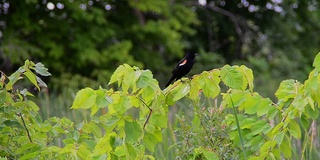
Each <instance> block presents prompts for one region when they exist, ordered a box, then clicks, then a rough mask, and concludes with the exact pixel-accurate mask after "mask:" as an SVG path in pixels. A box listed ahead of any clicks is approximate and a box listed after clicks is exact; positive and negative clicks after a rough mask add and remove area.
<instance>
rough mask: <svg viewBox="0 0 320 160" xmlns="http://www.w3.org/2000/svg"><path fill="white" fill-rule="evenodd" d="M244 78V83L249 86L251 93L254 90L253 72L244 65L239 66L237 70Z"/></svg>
mask: <svg viewBox="0 0 320 160" xmlns="http://www.w3.org/2000/svg"><path fill="white" fill-rule="evenodd" d="M237 69H238V70H239V71H240V72H241V73H242V74H243V75H244V77H245V78H246V81H247V83H248V85H249V90H250V91H251V92H252V91H253V88H254V84H253V72H252V70H251V69H250V68H248V67H246V66H245V65H241V66H240V67H239V68H237Z"/></svg>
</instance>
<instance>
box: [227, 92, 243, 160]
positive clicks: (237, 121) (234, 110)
mask: <svg viewBox="0 0 320 160" xmlns="http://www.w3.org/2000/svg"><path fill="white" fill-rule="evenodd" d="M229 97H230V100H231V103H232V108H233V112H234V116H235V118H236V123H237V130H238V134H239V137H240V142H241V147H242V152H243V154H244V159H247V155H246V149H245V148H244V144H243V138H242V134H241V130H240V124H239V119H238V115H237V111H236V107H235V106H234V103H233V100H232V98H231V96H230V94H229Z"/></svg>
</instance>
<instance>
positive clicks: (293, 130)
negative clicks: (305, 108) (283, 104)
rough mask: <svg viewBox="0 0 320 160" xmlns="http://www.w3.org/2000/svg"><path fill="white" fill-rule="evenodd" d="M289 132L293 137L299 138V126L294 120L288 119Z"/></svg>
mask: <svg viewBox="0 0 320 160" xmlns="http://www.w3.org/2000/svg"><path fill="white" fill-rule="evenodd" d="M289 132H290V134H291V135H292V136H293V137H294V138H297V139H299V138H301V129H300V126H299V124H298V123H297V122H296V121H294V120H292V121H290V123H289Z"/></svg>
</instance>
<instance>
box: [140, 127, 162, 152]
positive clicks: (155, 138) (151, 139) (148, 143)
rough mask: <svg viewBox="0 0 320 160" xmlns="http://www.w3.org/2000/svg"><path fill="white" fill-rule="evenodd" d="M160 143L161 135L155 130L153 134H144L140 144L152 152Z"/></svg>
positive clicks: (159, 131)
mask: <svg viewBox="0 0 320 160" xmlns="http://www.w3.org/2000/svg"><path fill="white" fill-rule="evenodd" d="M161 141H162V133H161V130H157V131H155V132H153V133H149V132H146V133H145V135H144V137H143V140H142V143H143V144H144V145H145V147H146V148H147V149H148V150H149V151H152V152H154V148H155V146H156V144H158V143H159V142H161Z"/></svg>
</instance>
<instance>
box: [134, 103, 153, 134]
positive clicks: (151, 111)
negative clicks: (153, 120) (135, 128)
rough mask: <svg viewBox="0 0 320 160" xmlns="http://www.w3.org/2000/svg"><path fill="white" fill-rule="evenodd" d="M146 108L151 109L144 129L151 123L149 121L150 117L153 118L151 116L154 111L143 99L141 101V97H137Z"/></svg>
mask: <svg viewBox="0 0 320 160" xmlns="http://www.w3.org/2000/svg"><path fill="white" fill-rule="evenodd" d="M137 98H138V99H139V100H140V101H141V102H142V103H143V104H144V105H145V106H146V107H148V109H149V111H150V112H149V114H148V116H147V119H146V121H145V122H144V124H143V129H144V128H145V127H146V125H147V123H148V122H149V120H150V116H151V114H152V109H151V108H150V107H149V106H148V105H147V104H146V102H145V101H144V100H143V99H141V98H139V97H137Z"/></svg>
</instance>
